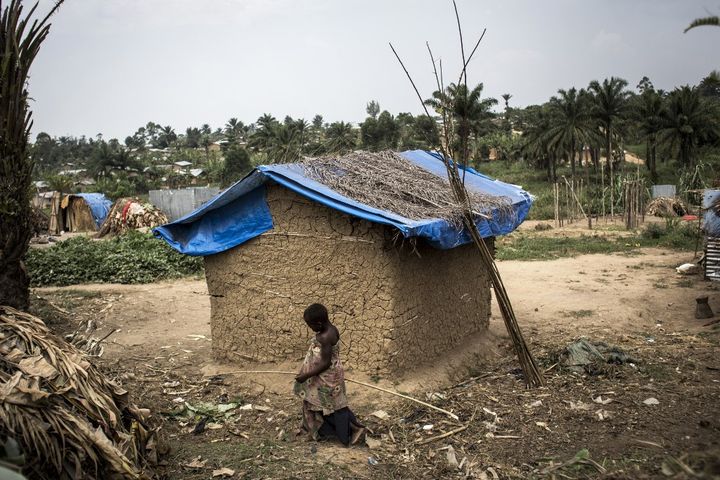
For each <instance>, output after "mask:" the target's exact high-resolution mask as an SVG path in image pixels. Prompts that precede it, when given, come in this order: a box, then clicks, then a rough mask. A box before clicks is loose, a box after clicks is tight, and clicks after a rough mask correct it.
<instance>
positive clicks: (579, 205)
mask: <svg viewBox="0 0 720 480" xmlns="http://www.w3.org/2000/svg"><path fill="white" fill-rule="evenodd" d="M562 178H563V180H565V183H568V181H567V178H565V177H564V176H563V177H562ZM568 187H569V188H570V192H571V193H572V196H573V198H574V199H575V202H577V207H580V211H581V212H582V214H583V217H585V219H587V215H586V214H585V209H584V208H583V207H582V205H581V204H580V200H579V199H578V197H577V195H575V191H574V190H573V188H572V187H571V186H570V185H569V184H568Z"/></svg>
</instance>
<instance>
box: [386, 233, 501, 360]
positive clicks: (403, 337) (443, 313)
mask: <svg viewBox="0 0 720 480" xmlns="http://www.w3.org/2000/svg"><path fill="white" fill-rule="evenodd" d="M485 242H486V244H487V245H488V246H489V247H490V251H491V252H493V254H494V244H495V242H494V239H493V238H489V239H486V240H485ZM418 253H419V254H420V256H418V255H417V254H415V253H412V252H408V251H401V252H398V255H397V260H398V261H397V262H396V269H397V270H396V271H397V273H396V274H395V276H396V278H397V279H398V280H399V281H398V282H397V283H396V286H395V296H394V299H395V303H394V308H393V310H394V312H395V316H394V321H393V324H392V325H391V330H390V331H389V332H388V334H387V335H386V338H385V339H384V343H385V345H386V348H387V356H388V368H389V370H391V371H397V370H401V369H403V368H406V367H407V366H408V365H419V364H422V363H427V362H428V361H430V360H431V359H433V358H437V357H438V356H440V355H441V354H443V353H444V352H448V351H451V350H452V349H453V348H455V347H456V346H458V345H460V344H462V343H463V342H464V341H465V339H466V338H467V337H468V336H469V335H471V334H473V333H477V332H480V331H482V330H485V329H487V328H488V326H489V323H490V301H491V299H490V287H491V285H490V276H489V275H488V273H487V269H486V268H485V267H484V266H483V264H482V261H481V260H480V255H479V254H478V252H477V251H476V247H475V246H474V245H464V246H461V247H457V248H453V249H451V250H436V249H434V248H431V247H429V246H418Z"/></svg>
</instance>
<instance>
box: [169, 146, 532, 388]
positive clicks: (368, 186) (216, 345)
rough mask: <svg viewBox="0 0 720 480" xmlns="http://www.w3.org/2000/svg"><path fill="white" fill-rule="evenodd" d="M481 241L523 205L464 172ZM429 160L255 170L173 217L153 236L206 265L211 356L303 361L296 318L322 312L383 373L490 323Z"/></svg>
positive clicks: (472, 263)
mask: <svg viewBox="0 0 720 480" xmlns="http://www.w3.org/2000/svg"><path fill="white" fill-rule="evenodd" d="M465 176H466V185H467V186H468V188H469V190H470V192H471V195H472V196H473V204H474V206H475V208H476V210H477V215H476V221H477V225H478V227H479V230H480V232H481V234H482V235H483V236H484V237H485V238H486V242H488V243H489V244H490V245H493V242H494V237H495V236H496V235H501V234H507V233H509V232H511V231H512V230H514V229H515V228H516V227H517V226H518V225H519V224H520V223H521V222H522V221H523V220H524V218H525V216H526V215H527V212H528V210H529V208H530V205H531V203H532V200H531V197H530V195H528V194H527V193H526V192H525V191H523V190H522V189H521V188H519V187H516V186H514V185H509V184H505V183H502V182H499V181H497V180H493V179H491V178H488V177H485V176H483V175H481V174H479V173H477V172H476V171H474V170H472V169H468V170H467V171H466V172H465ZM458 214H459V208H458V206H457V205H455V204H454V203H453V200H452V195H451V193H450V190H449V186H448V184H447V181H446V180H445V177H444V166H443V163H442V161H441V160H439V159H438V158H436V157H435V156H434V155H433V154H430V153H428V152H423V151H409V152H404V153H402V154H400V155H399V154H393V153H390V152H385V153H380V154H367V153H355V154H351V155H348V156H346V157H342V158H329V159H318V160H307V161H303V162H300V163H296V164H284V165H270V166H261V167H258V168H257V169H256V170H255V171H253V172H252V173H251V174H249V175H248V176H247V177H245V178H244V179H243V180H241V181H239V182H238V183H236V184H235V185H233V186H232V187H230V188H229V189H228V190H226V191H224V192H223V193H221V194H220V195H218V196H217V197H215V198H214V199H213V200H211V201H210V202H209V203H207V204H206V205H204V206H202V207H201V208H199V209H198V210H196V211H195V212H193V213H191V214H190V215H188V216H186V217H185V218H183V219H180V220H178V221H175V222H173V223H170V224H168V225H165V226H162V227H159V228H157V229H155V233H156V235H157V236H159V237H161V238H163V239H164V240H166V241H167V242H168V243H169V244H170V245H171V246H173V247H174V248H175V249H177V250H178V251H180V252H182V253H186V254H189V255H202V256H204V257H205V273H206V279H207V284H208V289H209V293H210V296H211V309H212V312H211V329H212V342H213V351H214V353H215V354H216V356H218V357H220V358H222V359H226V360H231V361H233V360H234V361H238V360H239V361H243V360H251V361H260V362H267V361H282V360H288V359H292V360H295V359H297V358H298V357H300V356H301V355H302V354H303V353H304V351H305V349H306V348H307V341H308V338H309V330H308V329H307V328H306V327H305V325H304V323H303V322H302V312H303V310H304V308H305V307H306V306H307V305H308V304H310V303H314V302H322V303H324V304H326V305H327V306H328V308H329V310H330V312H331V315H332V319H333V322H334V323H335V324H336V325H337V326H338V328H339V329H340V331H341V335H342V343H343V345H342V349H343V356H344V361H345V362H346V364H349V365H350V366H352V367H354V368H356V369H358V370H362V371H365V372H368V373H373V374H374V373H379V374H388V373H390V374H391V373H394V372H398V371H400V370H404V369H408V368H411V367H413V366H416V365H418V364H421V363H424V362H428V361H430V360H432V359H433V358H434V357H436V356H438V355H440V354H442V353H443V352H446V351H448V350H451V349H453V348H454V347H456V346H458V345H459V344H460V343H462V342H463V340H464V339H465V338H466V337H467V336H468V335H470V334H473V333H477V332H481V331H483V330H485V329H486V328H487V326H488V321H489V316H490V283H489V278H488V275H487V272H486V271H485V269H484V268H483V267H482V265H481V262H480V260H479V256H478V255H477V254H476V253H475V252H474V251H473V248H474V247H472V246H471V245H469V243H470V237H469V235H468V233H467V232H466V231H464V230H463V228H462V226H461V222H460V221H459V217H458Z"/></svg>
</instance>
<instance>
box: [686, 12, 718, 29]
mask: <svg viewBox="0 0 720 480" xmlns="http://www.w3.org/2000/svg"><path fill="white" fill-rule="evenodd" d="M705 26H711V27H720V17H718V16H717V15H712V16H710V17H704V18H696V19H695V20H693V22H692V23H691V24H690V25H688V27H687V28H686V29H685V31H684V32H683V33H687V32H688V30H692V29H693V28H696V27H705Z"/></svg>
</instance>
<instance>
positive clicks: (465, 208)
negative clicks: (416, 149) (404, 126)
mask: <svg viewBox="0 0 720 480" xmlns="http://www.w3.org/2000/svg"><path fill="white" fill-rule="evenodd" d="M453 7H454V8H455V18H456V20H457V26H458V33H459V35H460V52H461V54H462V70H461V72H460V77H459V79H458V81H457V84H456V85H461V84H464V86H465V90H467V66H468V64H469V62H470V60H471V59H472V57H473V55H474V54H475V51H476V50H477V48H478V46H479V45H480V42H481V41H482V39H483V37H484V36H485V30H483V33H482V35H481V36H480V38H479V39H478V41H477V43H476V44H475V47H474V48H473V50H472V51H471V52H470V55H469V56H468V57H467V58H466V57H465V46H464V41H463V36H462V28H461V27H460V15H459V14H458V10H457V4H456V3H455V0H453ZM426 45H427V49H428V53H429V54H430V61H431V62H432V64H433V73H434V75H435V82H436V85H437V91H438V93H439V94H440V97H442V96H443V95H445V85H444V81H443V75H442V63H441V64H440V73H439V74H438V71H437V68H436V63H435V58H434V57H433V54H432V50H431V49H430V45H429V44H426ZM390 49H391V50H392V52H393V54H395V58H397V60H398V62H399V63H400V66H401V67H402V69H403V71H404V72H405V75H407V77H408V80H410V83H411V85H412V87H413V89H414V90H415V93H416V94H417V97H418V99H419V100H420V103H421V104H422V107H423V109H424V111H425V114H426V115H427V117H428V118H429V119H431V120H433V124H435V123H434V117H433V116H432V115H430V112H429V111H428V108H427V102H426V101H425V100H424V99H423V97H422V95H420V91H419V90H418V88H417V86H416V85H415V81H414V80H413V79H412V76H411V75H410V72H408V70H407V68H406V67H405V64H404V63H403V61H402V59H401V58H400V55H398V53H397V51H396V50H395V48H394V47H393V45H392V43H391V44H390ZM438 107H439V110H440V114H441V116H442V121H441V127H442V132H441V139H440V145H439V150H440V153H441V159H442V161H443V164H444V165H445V171H446V173H447V177H448V182H449V183H450V187H451V189H452V192H453V195H454V197H455V201H456V202H457V204H459V205H461V206H462V218H463V224H464V226H465V228H467V230H468V232H469V233H470V237H471V238H472V241H473V243H474V244H475V246H476V247H477V249H478V251H479V253H480V258H481V260H482V262H483V264H484V265H485V267H486V268H487V270H488V272H489V273H490V280H491V282H492V286H493V290H494V291H495V298H496V299H497V302H498V306H499V307H500V312H501V313H502V316H503V320H504V322H505V328H506V329H507V331H508V334H509V335H510V339H511V340H512V343H513V347H514V348H515V353H516V354H517V357H518V360H519V362H520V367H521V368H522V371H523V375H524V378H525V383H526V385H527V386H528V387H539V386H542V385H543V383H544V380H543V376H542V373H541V372H540V369H539V368H538V366H537V363H536V362H535V359H534V358H533V356H532V353H531V352H530V349H529V348H528V346H527V344H526V343H525V339H524V337H523V335H522V332H521V330H520V326H519V325H518V322H517V318H516V317H515V312H514V311H513V308H512V303H511V302H510V297H509V296H508V294H507V291H506V290H505V285H504V283H503V281H502V277H501V276H500V272H499V271H498V269H497V265H496V264H495V259H494V258H493V256H492V253H491V252H490V250H489V249H488V247H487V245H486V244H485V242H484V240H483V239H482V236H481V235H480V232H479V231H478V228H477V225H476V224H475V221H474V218H473V205H472V199H471V197H470V195H469V194H468V191H467V189H466V188H465V182H464V175H465V173H464V172H465V171H464V169H463V174H462V176H461V174H460V168H459V167H458V163H457V161H454V160H452V159H451V156H450V155H449V154H448V151H449V149H451V148H455V147H453V145H455V144H456V142H455V140H456V137H457V139H458V140H459V142H457V144H459V146H458V147H457V148H456V149H455V153H456V154H458V155H457V158H460V159H462V163H463V165H466V164H467V159H468V158H469V138H468V135H469V134H468V133H467V132H466V130H467V129H458V130H460V131H456V127H457V126H456V125H455V124H454V123H455V122H456V121H459V122H465V123H466V122H467V121H468V118H467V114H466V113H465V114H461V115H459V117H460V118H455V117H457V115H456V112H455V111H454V110H453V105H449V104H447V103H446V102H444V101H443V102H440V104H439V105H438ZM461 132H465V134H462V133H461ZM457 158H456V160H457Z"/></svg>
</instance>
